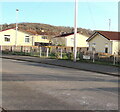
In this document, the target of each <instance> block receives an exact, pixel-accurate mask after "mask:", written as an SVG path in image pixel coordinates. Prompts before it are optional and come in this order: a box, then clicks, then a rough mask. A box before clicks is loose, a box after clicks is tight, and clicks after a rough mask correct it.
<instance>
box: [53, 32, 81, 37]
mask: <svg viewBox="0 0 120 112" xmlns="http://www.w3.org/2000/svg"><path fill="white" fill-rule="evenodd" d="M77 33H79V32H77ZM73 34H74V32H71V33H64V34H61V35H58V36H56V37H54V38H57V37H66V36H69V35H73Z"/></svg>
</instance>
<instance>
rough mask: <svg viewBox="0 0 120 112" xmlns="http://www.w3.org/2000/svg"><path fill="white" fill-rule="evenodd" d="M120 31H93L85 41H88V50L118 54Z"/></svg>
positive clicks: (119, 49)
mask: <svg viewBox="0 0 120 112" xmlns="http://www.w3.org/2000/svg"><path fill="white" fill-rule="evenodd" d="M118 35H120V32H113V31H95V33H94V34H93V35H91V36H90V37H89V38H88V39H87V42H88V43H89V51H93V50H94V51H96V52H101V53H109V54H114V53H115V54H118V53H120V38H119V37H118Z"/></svg>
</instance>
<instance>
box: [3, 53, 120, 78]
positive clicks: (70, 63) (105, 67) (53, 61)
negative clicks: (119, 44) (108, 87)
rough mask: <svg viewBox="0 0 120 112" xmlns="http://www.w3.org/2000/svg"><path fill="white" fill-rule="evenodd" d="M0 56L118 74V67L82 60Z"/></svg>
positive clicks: (113, 74)
mask: <svg viewBox="0 0 120 112" xmlns="http://www.w3.org/2000/svg"><path fill="white" fill-rule="evenodd" d="M1 57H2V58H6V59H14V60H21V61H29V62H36V63H43V64H49V65H55V66H61V67H67V68H73V69H79V70H85V71H91V72H97V73H102V74H107V75H112V76H118V77H119V76H120V74H119V70H120V68H119V67H116V66H108V65H100V64H92V63H84V62H73V61H69V60H58V59H48V58H40V57H30V56H17V55H2V56H1Z"/></svg>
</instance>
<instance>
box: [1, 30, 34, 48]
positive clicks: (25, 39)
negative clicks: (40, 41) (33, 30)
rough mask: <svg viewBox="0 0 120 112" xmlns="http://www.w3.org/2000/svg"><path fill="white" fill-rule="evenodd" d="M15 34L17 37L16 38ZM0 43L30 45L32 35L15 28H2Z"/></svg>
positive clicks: (2, 44)
mask: <svg viewBox="0 0 120 112" xmlns="http://www.w3.org/2000/svg"><path fill="white" fill-rule="evenodd" d="M16 35H17V38H16ZM0 45H1V46H14V45H18V46H21V45H22V46H31V45H32V36H31V35H30V34H28V33H24V32H21V31H17V34H16V30H15V28H11V29H7V30H2V31H1V32H0Z"/></svg>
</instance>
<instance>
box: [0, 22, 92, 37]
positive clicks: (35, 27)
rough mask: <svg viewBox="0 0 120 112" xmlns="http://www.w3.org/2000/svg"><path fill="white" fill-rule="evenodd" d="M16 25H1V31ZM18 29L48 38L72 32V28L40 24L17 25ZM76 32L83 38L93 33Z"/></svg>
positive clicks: (90, 31)
mask: <svg viewBox="0 0 120 112" xmlns="http://www.w3.org/2000/svg"><path fill="white" fill-rule="evenodd" d="M14 27H16V24H15V23H13V24H3V25H1V30H5V29H9V28H14ZM18 29H19V30H23V31H26V32H30V33H33V34H38V35H49V36H58V35H61V34H64V33H71V32H73V31H74V28H73V27H65V26H53V25H49V24H42V23H19V24H18ZM78 32H80V33H82V34H83V35H85V36H88V37H89V36H90V35H92V34H93V32H94V31H92V30H90V29H84V28H78Z"/></svg>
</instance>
